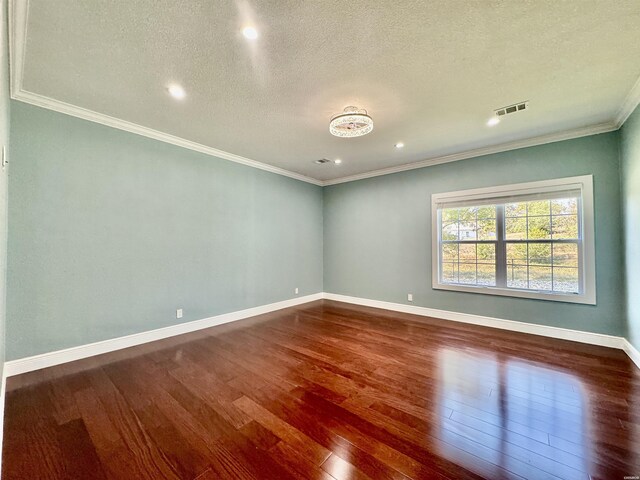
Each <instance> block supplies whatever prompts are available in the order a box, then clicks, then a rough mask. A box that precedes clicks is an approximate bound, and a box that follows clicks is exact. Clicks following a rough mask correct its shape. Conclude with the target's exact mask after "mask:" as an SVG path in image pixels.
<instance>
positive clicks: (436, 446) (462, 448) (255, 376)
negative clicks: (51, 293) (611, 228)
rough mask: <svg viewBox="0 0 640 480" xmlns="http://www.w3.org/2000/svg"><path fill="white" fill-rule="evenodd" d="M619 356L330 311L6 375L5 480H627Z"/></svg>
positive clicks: (639, 387) (635, 412)
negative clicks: (40, 479)
mask: <svg viewBox="0 0 640 480" xmlns="http://www.w3.org/2000/svg"><path fill="white" fill-rule="evenodd" d="M639 399H640V375H639V371H638V369H637V368H636V367H635V366H634V365H633V364H632V363H631V361H630V360H629V359H628V358H627V357H626V355H625V354H624V353H623V352H621V351H618V350H613V349H607V348H602V347H594V346H588V345H581V344H577V343H572V342H566V341H561V340H552V339H547V338H542V337H536V336H530V335H524V334H517V333H512V332H506V331H501V330H495V329H488V328H483V327H477V326H472V325H464V324H459V323H452V322H447V321H443V320H436V319H427V318H423V317H416V316H412V315H407V314H399V313H395V312H387V311H383V310H376V309H371V308H364V307H356V306H352V305H347V304H342V303H338V302H331V301H326V300H323V301H319V302H314V303H311V304H306V305H303V306H300V307H296V308H291V309H287V310H281V311H279V312H274V313H271V314H267V315H263V316H260V317H255V318H253V319H249V320H244V321H240V322H236V323H233V324H228V325H224V326H220V327H215V328H211V329H208V330H203V331H199V332H194V333H192V334H187V335H183V336H181V337H175V338H172V339H167V340H163V341H160V342H155V343H153V344H147V345H142V346H139V347H134V348H130V349H127V350H123V351H119V352H114V353H111V354H107V355H102V356H99V357H93V358H91V359H86V360H82V361H78V362H74V363H69V364H66V365H61V366H58V367H53V368H49V369H45V370H40V371H38V372H33V373H30V374H26V375H21V376H18V377H12V378H9V379H8V382H7V400H6V413H5V433H4V435H5V436H4V450H3V462H2V466H3V478H5V479H36V478H37V479H39V478H48V479H63V478H64V479H71V478H73V479H76V478H79V479H84V478H87V479H107V478H112V479H137V478H141V479H142V478H146V479H159V478H169V479H196V478H197V479H199V480H206V479H226V478H250V479H262V478H266V479H287V478H297V479H316V478H319V479H326V480H331V479H338V480H340V479H347V478H353V479H361V478H372V479H378V478H385V479H386V478H393V479H406V478H414V479H439V478H440V479H442V478H450V479H461V478H487V479H492V480H493V479H501V478H505V479H510V478H514V479H516V478H528V479H571V480H573V479H585V480H590V479H618V478H620V479H623V478H624V477H625V476H635V475H640V401H638V400H639Z"/></svg>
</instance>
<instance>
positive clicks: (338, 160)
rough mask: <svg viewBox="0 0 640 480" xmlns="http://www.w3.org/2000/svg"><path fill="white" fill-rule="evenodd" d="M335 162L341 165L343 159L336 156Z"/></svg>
mask: <svg viewBox="0 0 640 480" xmlns="http://www.w3.org/2000/svg"><path fill="white" fill-rule="evenodd" d="M333 163H335V164H336V165H340V164H341V163H342V160H340V159H339V158H336V159H335V160H334V161H333Z"/></svg>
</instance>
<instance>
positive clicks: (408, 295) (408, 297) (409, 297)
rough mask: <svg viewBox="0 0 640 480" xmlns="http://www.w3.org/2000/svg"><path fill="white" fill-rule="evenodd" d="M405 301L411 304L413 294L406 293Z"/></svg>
mask: <svg viewBox="0 0 640 480" xmlns="http://www.w3.org/2000/svg"><path fill="white" fill-rule="evenodd" d="M407 300H409V301H410V302H413V293H407Z"/></svg>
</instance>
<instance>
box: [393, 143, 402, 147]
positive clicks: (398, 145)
mask: <svg viewBox="0 0 640 480" xmlns="http://www.w3.org/2000/svg"><path fill="white" fill-rule="evenodd" d="M394 147H396V148H402V147H404V143H402V142H398V143H396V144H395V145H394Z"/></svg>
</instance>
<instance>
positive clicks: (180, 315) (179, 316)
mask: <svg viewBox="0 0 640 480" xmlns="http://www.w3.org/2000/svg"><path fill="white" fill-rule="evenodd" d="M176 318H182V309H181V308H179V309H177V310H176Z"/></svg>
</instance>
